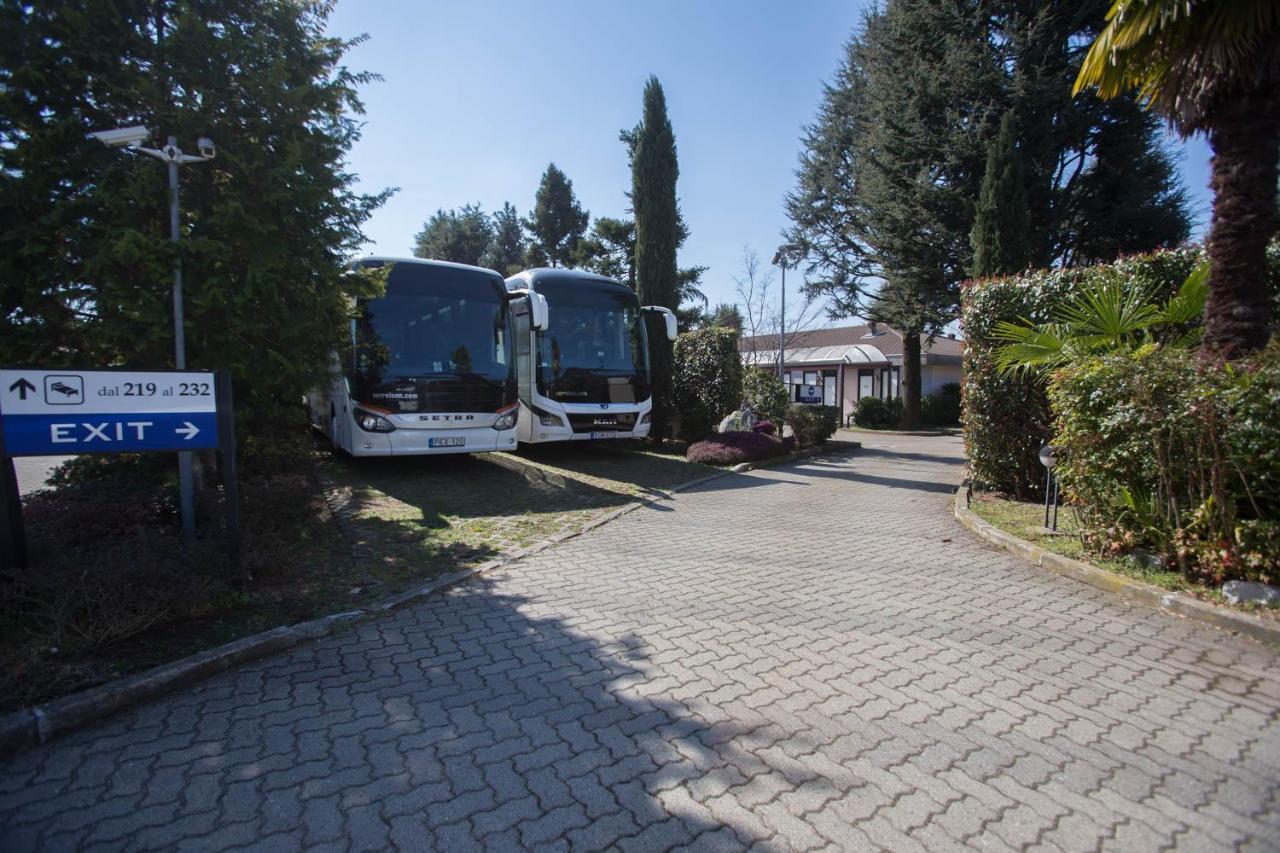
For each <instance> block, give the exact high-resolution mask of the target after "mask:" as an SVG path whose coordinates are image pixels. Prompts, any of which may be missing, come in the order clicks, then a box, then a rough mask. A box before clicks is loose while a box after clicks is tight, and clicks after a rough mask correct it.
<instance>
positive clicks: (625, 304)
mask: <svg viewBox="0 0 1280 853" xmlns="http://www.w3.org/2000/svg"><path fill="white" fill-rule="evenodd" d="M538 290H539V292H541V293H542V294H543V295H544V296H545V297H546V298H547V306H548V308H549V311H548V314H549V326H548V328H547V329H546V330H545V331H543V332H540V333H539V334H538V371H537V378H538V391H539V392H540V393H541V394H542V395H543V396H545V397H549V398H551V399H553V400H556V401H559V402H562V403H635V402H640V401H641V400H645V399H648V397H649V364H648V346H647V344H646V340H645V331H644V323H643V321H642V319H641V316H640V304H639V302H638V301H637V300H636V296H635V294H634V293H633V292H631V291H630V290H627V289H626V288H625V287H621V286H611V285H592V284H583V283H582V282H578V281H559V282H558V281H549V282H542V283H539V285H538Z"/></svg>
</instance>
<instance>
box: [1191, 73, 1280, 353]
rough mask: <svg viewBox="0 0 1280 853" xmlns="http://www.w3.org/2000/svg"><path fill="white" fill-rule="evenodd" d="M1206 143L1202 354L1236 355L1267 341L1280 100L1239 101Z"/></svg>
mask: <svg viewBox="0 0 1280 853" xmlns="http://www.w3.org/2000/svg"><path fill="white" fill-rule="evenodd" d="M1209 143H1210V145H1211V146H1212V147H1213V177H1212V178H1211V179H1210V181H1209V186H1210V187H1211V188H1212V189H1213V194H1214V195H1213V226H1212V229H1211V230H1210V232H1209V302H1208V304H1207V305H1206V306H1205V316H1204V326H1205V331H1204V353H1205V354H1206V355H1214V356H1222V357H1225V358H1239V357H1241V356H1243V355H1247V354H1248V353H1250V352H1253V351H1254V350H1258V349H1261V348H1262V347H1264V346H1266V344H1267V338H1268V336H1269V334H1270V328H1269V325H1270V319H1271V316H1270V315H1271V304H1270V303H1271V293H1270V288H1269V287H1268V283H1267V275H1266V268H1267V265H1266V250H1267V242H1268V241H1269V240H1270V239H1271V237H1272V235H1273V234H1275V232H1276V225H1277V219H1276V168H1277V163H1276V158H1277V152H1278V151H1280V99H1278V98H1276V97H1275V96H1274V95H1272V94H1270V93H1258V94H1254V95H1252V96H1247V97H1243V98H1240V99H1239V100H1237V101H1236V102H1235V103H1234V104H1232V105H1231V106H1229V107H1227V108H1226V109H1225V110H1223V111H1222V114H1220V115H1219V116H1217V117H1216V124H1215V127H1214V129H1213V131H1212V132H1211V133H1210V134H1209Z"/></svg>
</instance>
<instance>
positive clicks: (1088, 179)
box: [1064, 98, 1191, 265]
mask: <svg viewBox="0 0 1280 853" xmlns="http://www.w3.org/2000/svg"><path fill="white" fill-rule="evenodd" d="M1163 133H1164V128H1163V127H1162V125H1161V122H1160V119H1159V118H1158V117H1156V116H1155V115H1153V114H1152V113H1150V112H1147V111H1146V110H1144V109H1142V107H1140V106H1139V105H1138V104H1137V103H1135V102H1134V101H1133V100H1132V99H1130V98H1125V99H1117V100H1116V101H1115V102H1113V103H1112V104H1111V105H1110V109H1109V110H1108V111H1107V114H1106V115H1105V116H1104V118H1103V121H1102V123H1101V124H1100V126H1099V127H1098V128H1097V129H1096V131H1095V134H1094V139H1093V162H1092V163H1090V165H1089V166H1088V167H1086V168H1085V170H1084V171H1083V172H1082V173H1081V175H1080V177H1079V179H1078V181H1077V187H1076V189H1077V192H1076V194H1075V198H1074V200H1073V204H1072V208H1071V214H1072V215H1071V220H1070V223H1069V228H1070V233H1071V241H1070V248H1069V250H1068V252H1067V255H1066V257H1065V258H1064V261H1065V262H1066V263H1068V264H1073V265H1076V264H1078V265H1084V264H1096V263H1105V262H1108V261H1113V260H1115V259H1116V258H1118V257H1119V256H1121V255H1128V254H1134V253H1137V252H1149V251H1152V250H1154V249H1159V248H1164V247H1169V246H1176V245H1178V244H1180V243H1182V242H1184V241H1185V240H1186V239H1187V236H1188V235H1189V234H1190V232H1191V219H1190V216H1188V214H1187V193H1186V190H1185V189H1184V188H1183V186H1182V182H1181V181H1180V180H1179V178H1178V174H1177V172H1176V171H1175V170H1174V168H1173V163H1172V161H1171V159H1170V157H1169V154H1168V152H1167V151H1166V150H1165V148H1164V145H1163V142H1162V141H1161V136H1162V135H1163Z"/></svg>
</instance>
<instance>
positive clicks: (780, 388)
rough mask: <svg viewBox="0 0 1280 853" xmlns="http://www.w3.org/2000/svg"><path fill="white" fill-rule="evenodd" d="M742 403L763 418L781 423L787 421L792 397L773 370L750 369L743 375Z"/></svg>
mask: <svg viewBox="0 0 1280 853" xmlns="http://www.w3.org/2000/svg"><path fill="white" fill-rule="evenodd" d="M742 402H743V404H744V405H746V406H747V407H748V408H750V409H751V410H753V411H754V412H756V413H757V414H758V415H760V416H761V417H762V418H765V419H767V420H771V421H773V422H774V423H775V424H776V423H781V422H782V421H784V420H785V419H786V414H787V406H788V404H789V403H790V402H791V395H790V394H788V393H787V386H785V385H783V384H782V379H781V378H779V377H778V374H776V373H774V372H773V371H772V370H766V369H765V368H763V367H748V368H747V369H746V371H744V372H743V375H742Z"/></svg>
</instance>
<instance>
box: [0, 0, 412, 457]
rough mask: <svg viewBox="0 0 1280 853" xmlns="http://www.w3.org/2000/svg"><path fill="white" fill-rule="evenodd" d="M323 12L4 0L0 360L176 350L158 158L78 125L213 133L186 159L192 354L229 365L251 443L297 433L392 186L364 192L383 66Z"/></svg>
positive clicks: (263, 3) (151, 358) (129, 361)
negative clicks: (362, 154)
mask: <svg viewBox="0 0 1280 853" xmlns="http://www.w3.org/2000/svg"><path fill="white" fill-rule="evenodd" d="M328 10H329V6H328V5H327V4H323V3H319V4H317V3H305V4H304V3H295V2H287V0H225V2H219V3H214V4H203V5H201V6H200V7H199V8H198V9H194V8H193V6H192V4H191V3H188V2H184V0H150V2H145V3H144V2H138V0H128V2H102V0H88V1H87V2H69V0H49V2H40V3H4V4H2V5H0V29H2V30H3V32H4V33H5V37H4V38H3V39H0V79H3V80H4V81H5V82H4V85H3V86H0V221H3V222H4V227H3V229H0V362H4V363H20V364H45V365H50V366H54V365H78V366H86V365H93V364H120V365H129V366H133V367H163V366H166V365H170V364H172V363H173V362H172V358H173V332H172V329H173V326H172V303H171V290H170V284H169V283H170V282H171V280H172V262H173V247H172V245H171V244H170V242H169V239H168V237H169V220H168V195H167V189H166V174H165V169H164V168H162V167H161V166H160V165H159V164H158V163H157V162H156V161H155V160H153V159H151V158H149V157H146V156H141V155H132V154H129V153H127V152H123V151H119V150H110V149H107V148H105V147H103V146H102V145H100V144H99V143H97V142H90V141H86V140H85V137H84V134H85V131H86V130H98V129H106V128H113V127H122V126H130V125H143V126H146V127H149V128H155V129H157V130H158V134H157V136H158V139H157V138H156V137H153V138H152V143H153V144H155V143H156V142H157V141H159V142H160V143H163V141H164V138H165V137H167V136H169V135H173V136H175V137H177V139H178V143H179V145H180V146H182V147H185V148H188V149H192V148H194V147H195V141H196V139H197V138H198V137H200V136H208V137H210V138H212V139H213V140H214V142H215V143H216V144H217V148H218V156H217V159H215V160H213V161H212V162H208V163H203V164H199V165H192V166H188V167H184V168H183V169H182V172H181V195H180V198H181V211H182V223H181V224H182V229H183V240H182V242H181V252H182V258H183V275H184V285H185V288H184V289H185V296H186V299H185V302H186V306H185V319H186V322H185V324H184V326H185V330H186V338H187V361H188V364H189V365H191V366H192V367H195V368H229V369H230V370H231V372H232V377H233V382H234V387H235V402H236V414H237V418H238V421H239V424H238V428H240V429H243V431H244V433H243V434H247V435H250V436H252V437H253V444H252V445H250V449H251V448H252V447H254V446H257V447H266V448H270V447H273V446H277V447H278V446H281V444H280V439H281V438H282V437H284V438H289V437H290V436H296V435H297V434H298V433H297V430H299V429H300V428H301V426H302V418H303V415H302V412H301V410H300V409H299V408H298V407H292V406H282V405H281V401H285V400H297V399H299V398H300V397H301V396H302V394H303V393H304V392H305V391H306V390H307V389H308V388H309V387H310V386H312V385H313V383H316V382H319V381H321V380H322V379H323V377H324V375H325V372H326V369H327V364H328V356H329V352H330V350H331V348H332V347H333V346H334V345H335V344H337V343H338V342H339V341H340V340H341V336H342V332H343V329H344V326H345V322H346V318H347V303H348V299H349V297H350V296H352V295H354V291H353V287H355V286H356V282H357V280H356V279H354V278H352V277H350V276H346V275H344V270H343V266H344V259H345V258H346V257H348V256H350V255H351V254H353V253H355V252H356V251H357V250H358V249H359V247H360V245H361V244H362V242H363V235H362V234H361V226H362V224H363V223H364V222H365V221H366V220H367V219H368V217H369V216H370V215H371V213H372V212H373V211H374V210H375V209H376V208H377V207H378V206H379V205H380V204H381V203H382V202H383V200H385V198H386V197H387V195H388V193H379V194H376V195H361V194H358V193H356V192H354V191H353V189H352V188H353V185H354V184H355V182H356V180H357V178H356V176H355V175H353V174H352V173H351V171H350V169H349V167H348V164H347V162H346V158H347V154H348V152H349V151H350V149H351V146H352V144H353V143H354V142H355V141H356V140H357V139H358V138H359V133H360V123H359V122H358V121H357V118H356V116H357V115H358V114H359V113H360V112H361V111H362V108H361V104H360V100H359V98H358V95H357V87H358V86H359V85H361V84H363V83H365V82H367V81H370V80H372V79H374V78H373V77H372V76H371V75H368V74H360V73H355V72H352V71H349V70H347V68H346V67H345V66H344V64H343V57H344V54H345V53H346V52H347V49H348V48H349V47H350V46H351V45H352V44H354V43H356V42H358V41H359V39H357V40H356V41H355V42H352V41H343V40H341V39H336V38H332V37H329V36H326V35H325V24H326V18H327V16H328ZM212 58H216V61H213V60H212ZM228 93H234V97H231V96H229V94H228ZM289 440H290V441H291V440H292V438H289ZM246 461H247V462H249V463H250V464H252V456H251V454H250V456H249V458H248V459H247V460H246Z"/></svg>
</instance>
